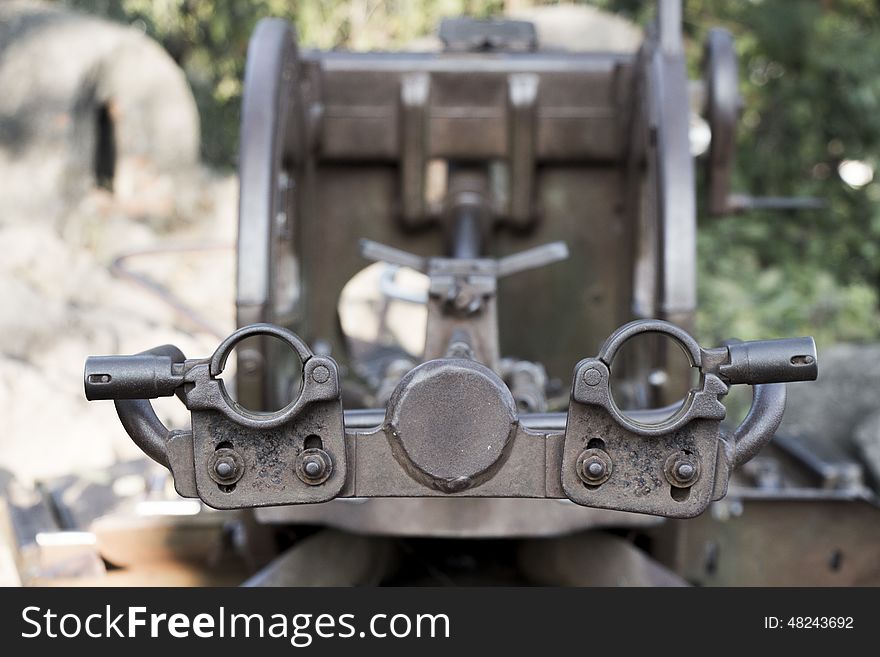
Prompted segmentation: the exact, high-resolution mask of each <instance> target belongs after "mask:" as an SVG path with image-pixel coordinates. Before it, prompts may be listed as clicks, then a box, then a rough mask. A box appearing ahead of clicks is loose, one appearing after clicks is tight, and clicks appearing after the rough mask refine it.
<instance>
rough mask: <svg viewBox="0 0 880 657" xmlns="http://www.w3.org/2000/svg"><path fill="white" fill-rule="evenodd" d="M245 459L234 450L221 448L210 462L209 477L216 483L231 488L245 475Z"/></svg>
mask: <svg viewBox="0 0 880 657" xmlns="http://www.w3.org/2000/svg"><path fill="white" fill-rule="evenodd" d="M244 469H245V468H244V459H242V457H241V455H240V454H239V453H238V452H236V451H235V450H234V449H230V448H228V447H221V448H220V449H218V450H217V451H215V452H214V453H213V454H212V455H211V458H210V459H209V460H208V475H209V476H210V477H211V479H213V480H214V482H215V483H218V484H222V485H224V486H229V485H231V484H234V483H235V482H237V481H238V480H239V479H241V477H242V475H243V474H244Z"/></svg>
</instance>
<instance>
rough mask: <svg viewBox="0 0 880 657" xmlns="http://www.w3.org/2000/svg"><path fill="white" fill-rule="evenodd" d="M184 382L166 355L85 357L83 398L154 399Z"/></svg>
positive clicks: (170, 391) (168, 394)
mask: <svg viewBox="0 0 880 657" xmlns="http://www.w3.org/2000/svg"><path fill="white" fill-rule="evenodd" d="M181 383H183V378H182V376H180V375H175V374H174V371H173V365H172V360H171V358H170V357H169V356H156V355H152V354H138V355H136V356H90V357H89V358H87V359H86V367H85V374H84V385H85V392H86V399H88V400H89V401H94V400H96V399H155V398H156V397H170V396H171V395H173V394H174V390H175V388H177V387H178V386H179V385H181Z"/></svg>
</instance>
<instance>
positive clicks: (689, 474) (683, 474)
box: [676, 463, 697, 481]
mask: <svg viewBox="0 0 880 657" xmlns="http://www.w3.org/2000/svg"><path fill="white" fill-rule="evenodd" d="M696 472H697V469H696V468H695V467H694V466H693V465H691V464H690V463H679V464H678V469H677V470H676V474H678V476H679V478H680V479H681V480H682V481H690V480H691V479H693V477H694V474H696Z"/></svg>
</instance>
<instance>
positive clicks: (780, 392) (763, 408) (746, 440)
mask: <svg viewBox="0 0 880 657" xmlns="http://www.w3.org/2000/svg"><path fill="white" fill-rule="evenodd" d="M783 413H785V384H784V383H763V384H759V385H756V386H754V387H753V388H752V405H751V407H750V408H749V412H748V414H747V415H746V417H745V419H744V420H743V421H742V423H740V425H739V426H738V427H737V428H736V429H734V431H733V435H732V438H733V444H734V453H733V467H734V468H738V467H740V466H742V465H744V464H745V463H748V462H749V461H751V460H752V458H754V457H755V455H756V454H757V453H758V452H759V451H761V448H763V447H764V446H765V445H766V444H767V443H769V442H770V439H771V438H773V435H774V434H775V433H776V430H777V429H778V428H779V425H780V424H781V423H782V415H783Z"/></svg>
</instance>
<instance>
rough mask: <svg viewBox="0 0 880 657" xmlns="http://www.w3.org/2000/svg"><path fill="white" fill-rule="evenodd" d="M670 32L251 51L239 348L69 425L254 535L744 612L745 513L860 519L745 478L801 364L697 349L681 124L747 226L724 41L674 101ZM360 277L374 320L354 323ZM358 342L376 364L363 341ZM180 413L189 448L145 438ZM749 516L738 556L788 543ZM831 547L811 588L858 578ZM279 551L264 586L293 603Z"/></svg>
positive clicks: (808, 368)
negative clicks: (632, 49) (731, 600)
mask: <svg viewBox="0 0 880 657" xmlns="http://www.w3.org/2000/svg"><path fill="white" fill-rule="evenodd" d="M680 23H681V16H680V3H678V2H672V1H669V2H666V1H664V2H660V3H659V4H658V11H657V16H656V20H655V22H654V24H653V26H652V27H651V28H650V29H649V31H648V33H647V35H646V37H645V40H644V43H643V45H642V46H641V48H640V49H639V50H638V52H637V53H635V54H626V53H623V54H622V53H599V52H586V53H581V52H562V51H541V50H538V48H537V42H536V36H535V30H534V27H533V26H532V25H531V24H529V23H525V22H517V21H474V20H468V19H456V20H451V21H445V22H444V23H443V24H442V26H441V28H440V37H441V39H442V41H443V43H444V50H443V51H442V52H439V53H367V54H352V53H341V52H312V51H310V52H300V51H299V50H298V49H297V45H296V39H295V35H294V31H293V29H292V28H291V26H290V25H288V24H287V23H286V22H284V21H281V20H277V19H267V20H264V21H262V22H261V23H260V24H259V25H258V27H257V29H256V31H255V33H254V35H253V38H252V40H251V44H250V47H249V51H248V62H247V70H246V76H245V84H244V106H243V119H242V129H241V148H240V171H239V174H240V184H241V196H240V208H239V237H238V247H237V262H238V274H237V296H236V308H237V321H238V325H239V328H238V329H237V330H236V331H235V332H233V333H232V334H231V335H230V336H229V337H228V338H226V339H225V340H223V341H222V343H221V344H220V345H219V346H218V348H217V350H216V351H215V352H214V353H213V354H212V355H210V356H209V357H207V358H196V359H192V358H186V357H185V356H184V354H182V353H181V352H180V350H178V349H177V348H175V347H172V346H164V347H159V348H156V349H152V350H149V351H146V352H143V353H141V354H137V355H133V356H100V357H91V358H89V359H88V361H87V362H86V366H85V391H86V396H87V397H88V398H89V399H90V400H99V399H104V400H111V399H112V400H114V401H115V404H116V409H117V411H118V414H119V418H120V421H121V423H122V425H123V427H124V428H125V430H126V431H127V432H128V434H129V435H130V437H131V438H132V440H133V441H134V442H135V443H136V444H137V445H138V446H139V447H140V448H141V449H142V450H143V451H144V452H145V453H146V454H147V455H148V456H150V457H151V458H152V459H153V460H155V461H157V462H158V463H160V464H161V465H163V466H165V467H166V468H168V470H169V471H170V472H171V474H172V475H173V479H174V485H175V488H176V490H177V492H178V493H179V494H180V495H181V496H184V497H192V498H198V499H200V500H201V501H202V502H204V503H205V504H206V505H208V506H210V507H214V508H216V509H240V510H242V509H243V510H246V512H247V513H249V514H250V513H252V514H253V516H252V520H255V521H256V522H255V523H253V524H254V525H256V526H258V527H260V528H261V529H265V528H266V527H291V526H294V527H303V526H314V525H320V526H330V527H335V528H338V529H342V530H346V531H349V532H355V533H357V534H360V535H368V536H384V537H387V536H407V537H413V536H416V537H435V538H437V537H443V538H504V539H509V538H524V539H525V540H524V542H523V544H522V545H523V547H522V550H521V554H522V557H521V561H520V564H521V569H522V571H524V572H525V573H526V574H527V575H528V576H530V577H531V578H532V579H536V580H538V581H545V582H548V581H549V582H554V583H596V582H602V581H607V580H603V579H602V577H603V576H602V575H601V574H600V571H606V572H615V573H617V576H618V577H619V581H634V582H637V583H653V584H657V583H673V582H684V581H690V582H695V583H760V582H761V580H760V577H761V575H760V573H762V572H764V573H765V572H767V569H768V568H773V567H774V565H778V563H777V562H780V561H783V560H785V559H791V550H787V549H783V550H781V552H776V553H773V554H760V555H758V554H754V555H753V554H752V553H751V552H748V553H747V554H743V556H741V557H740V556H733V555H732V554H731V556H730V557H729V561H728V549H741V548H742V546H743V545H745V544H747V543H748V541H749V540H752V539H753V538H754V530H751V533H748V534H747V533H746V532H738V531H736V530H734V529H725V528H723V527H722V528H721V529H719V527H718V523H720V522H722V521H724V520H726V519H728V518H730V517H731V516H733V517H740V516H743V515H744V512H743V510H742V509H743V504H744V502H743V500H748V501H749V502H748V504H749V505H753V504H754V505H756V508H758V509H761V508H762V507H761V502H762V501H763V502H767V501H769V502H770V505H769V507H773V508H777V507H779V506H782V507H784V506H785V505H786V504H789V505H801V506H800V508H801V509H802V508H803V504H804V501H805V500H809V502H807V504H808V505H815V506H822V505H827V504H829V503H834V502H840V501H842V500H846V501H847V502H848V504H851V505H853V506H855V505H856V504H861V502H865V501H866V499H867V492H866V490H867V489H865V488H864V487H862V488H859V489H858V490H854V489H849V490H847V491H833V490H829V489H827V488H822V486H821V484H820V483H817V480H816V476H815V475H817V474H820V473H821V467H819V468H818V469H817V467H816V460H817V459H818V458H819V457H813V456H808V457H806V458H803V455H801V457H798V455H797V454H795V452H796V451H797V448H796V447H792V446H791V444H790V443H787V442H785V441H784V440H782V441H779V440H777V441H774V443H777V442H778V445H776V446H774V447H772V448H771V451H770V452H767V453H765V454H769V458H770V459H774V460H775V462H778V463H783V465H784V467H782V466H780V467H781V470H780V468H777V470H776V471H777V472H780V471H781V472H782V473H783V474H782V475H780V476H781V479H780V480H779V481H777V484H776V485H774V486H772V487H769V488H768V487H767V486H763V487H762V486H760V485H756V484H755V481H756V479H755V477H756V476H757V475H755V472H754V471H749V470H748V468H745V467H744V466H746V465H747V464H748V463H749V461H751V460H752V459H753V458H754V457H755V456H756V454H758V452H759V451H760V450H761V449H762V448H763V447H764V446H766V445H767V444H768V443H770V441H771V439H772V438H773V437H774V433H775V432H776V430H777V428H778V427H779V424H780V421H781V419H782V415H783V411H784V408H785V385H786V383H789V382H795V381H809V380H813V379H815V378H816V376H817V372H818V369H817V368H818V362H817V354H816V348H815V344H814V343H813V340H812V339H811V338H790V339H782V340H767V341H753V342H738V341H730V342H729V343H726V344H724V345H722V346H719V347H713V348H706V347H702V346H700V345H699V344H698V343H697V341H696V340H695V339H694V338H693V337H692V336H691V333H692V332H693V328H694V312H695V308H696V283H695V281H696V264H695V262H696V230H697V222H696V214H697V196H696V181H695V170H694V169H695V164H694V157H693V155H692V152H691V139H690V137H689V126H690V124H691V120H692V117H693V114H694V113H693V112H692V110H691V105H692V104H693V98H694V97H695V95H696V96H697V97H702V98H703V99H704V103H703V104H704V106H705V111H704V114H705V115H706V117H707V121H708V126H709V127H710V129H711V132H712V140H711V145H710V147H709V152H708V155H707V157H706V158H705V162H706V168H707V187H708V190H707V203H706V205H707V208H708V209H709V211H710V212H715V213H729V212H732V211H735V210H738V209H740V210H741V209H745V208H747V207H748V206H749V205H755V204H757V205H761V204H762V203H763V205H767V204H768V202H766V201H762V200H760V199H750V198H749V197H747V196H744V195H741V194H740V195H738V194H732V193H731V191H730V173H731V168H732V164H733V158H734V145H735V128H736V121H737V117H738V113H739V104H740V101H739V95H738V92H737V85H738V77H737V73H736V57H735V52H734V50H733V46H732V39H731V37H730V35H729V34H727V33H726V32H724V31H720V30H716V31H713V32H711V33H710V37H709V41H708V44H707V51H706V53H707V56H706V58H705V79H704V80H703V82H702V83H700V84H696V85H695V84H692V83H690V82H689V80H688V78H687V74H686V67H685V58H684V52H683V45H682V35H681V29H680ZM769 204H770V205H774V206H797V205H799V204H800V205H803V203H801V202H799V201H797V200H788V199H773V200H771V201H770V202H769ZM367 261H374V262H375V263H376V264H374V265H371V266H370V268H369V269H368V270H366V271H369V272H372V273H373V274H375V275H374V276H373V278H372V279H369V278H367V277H366V276H365V274H364V273H363V271H362V270H364V267H365V265H366V262H367ZM359 277H360V280H368V281H373V282H374V283H375V285H376V286H378V295H377V296H376V299H377V300H378V301H377V302H376V303H374V306H375V307H374V308H373V311H374V312H373V314H372V316H369V317H367V316H363V315H361V316H355V317H354V318H352V317H348V318H346V317H344V315H345V314H346V312H347V308H346V305H345V299H346V294H347V290H350V287H349V282H350V281H353V280H358V279H359ZM404 280H409V281H415V282H416V286H415V287H414V288H408V287H407V286H406V285H405V284H404V283H403V282H402V281H404ZM350 297H351V295H350V294H349V295H348V298H350ZM340 298H342V299H343V302H340ZM395 308H396V309H398V311H399V312H397V319H396V324H397V325H396V326H394V327H391V326H390V325H391V324H394V322H395V319H394V315H395V312H393V310H394V309H395ZM401 308H403V309H404V311H400V309H401ZM401 320H402V321H401ZM370 323H372V324H373V325H375V328H374V330H373V332H372V336H373V338H374V339H373V340H370V339H369V336H367V338H365V337H364V335H363V332H359V331H358V330H357V329H358V325H359V324H361V325H364V324H370ZM352 327H354V330H353V329H352ZM361 328H362V326H361ZM400 335H403V336H405V337H406V339H405V340H400V339H397V340H395V339H394V337H395V336H398V337H399V336H400ZM412 345H415V347H413V346H412ZM679 350H680V351H681V352H682V353H683V354H684V356H685V358H686V359H687V364H686V366H685V367H679V368H675V367H674V359H675V356H676V354H677V352H678V351H679ZM233 353H234V354H235V356H236V361H235V362H236V373H235V377H234V379H231V378H230V377H229V376H228V375H227V376H226V378H224V377H223V373H224V370H226V369H227V366H228V365H229V364H230V362H231V361H230V357H231V356H232V355H233ZM290 354H293V356H294V357H293V358H291V357H290ZM592 354H595V356H593V355H592ZM740 384H742V385H749V386H752V403H751V408H750V410H749V411H748V414H747V415H746V417H745V419H744V420H743V421H742V422H741V423H740V424H739V425H738V426H736V427H729V426H727V425H726V424H725V423H724V420H725V416H726V409H725V407H724V405H723V404H722V400H723V399H724V398H725V396H726V394H727V393H728V391H729V389H730V388H731V387H732V386H735V385H740ZM173 395H177V396H178V397H179V398H180V400H181V401H182V402H183V403H184V404H185V405H186V407H187V408H188V409H189V411H190V412H191V418H192V423H191V426H190V427H187V428H185V429H168V428H166V427H165V426H164V425H163V424H162V422H161V421H160V420H159V418H158V417H157V415H156V413H155V412H154V411H153V409H152V406H151V404H150V401H149V400H150V399H155V398H157V397H161V396H173ZM811 458H812V462H811V461H810V459H811ZM811 463H812V466H811ZM811 477H812V478H811ZM726 495H727V496H728V498H727V499H725V496H726ZM794 500H797V501H794ZM855 500H860V502H856V501H855ZM737 505H738V506H737ZM774 505H775V507H774ZM710 508H711V509H712V511H711V512H710V513H705V512H706V511H707V509H710ZM767 508H768V506H767V505H765V506H764V507H763V510H759V511H756V514H757V516H756V517H757V518H758V519H759V520H760V522H761V523H763V525H759V529H761V528H762V527H763V530H766V531H767V532H768V537H769V536H770V535H771V534H772V535H773V536H775V537H777V538H778V530H776V529H775V528H773V527H771V525H772V524H773V523H774V522H777V521H778V520H777V518H778V516H774V514H773V513H770V514H769V515H768V514H767V513H766V509H767ZM251 510H253V511H251ZM799 512H800V511H799ZM776 513H777V514H778V513H779V511H778V510H777V511H776ZM782 513H786V512H785V511H784V510H783V511H782ZM864 513H876V511H875V510H874V509H873V507H872V506H870V505H864V506H861V505H860V506H859V510H858V512H854V513H852V514H850V515H851V517H852V523H853V524H855V525H858V524H859V523H860V522H862V520H860V518H862V516H863V514H864ZM701 514H702V515H701ZM749 514H751V510H748V511H746V512H745V516H746V517H748V516H749ZM847 517H848V518H849V517H850V516H847ZM685 519H687V520H685ZM840 522H844V521H843V520H841V521H840ZM847 522H849V521H847ZM731 527H733V525H732V524H731ZM584 530H590V531H588V532H586V533H580V534H577V533H576V532H583V531H584ZM844 533H845V532H844ZM621 535H623V536H630V537H632V536H638V537H639V539H638V541H637V542H638V543H639V549H638V550H637V549H636V548H635V547H634V543H633V541H627V540H623V539H621V538H620V536H621ZM845 535H846V537H848V538H849V539H851V540H852V541H855V542H856V543H858V544H861V543H862V542H863V541H865V540H871V539H870V537H863V536H859V537H856V536H850V535H849V534H846V533H845ZM873 535H874V537H875V538H876V531H874V534H873ZM585 536H587V537H589V538H588V539H584V537H585ZM538 537H562V538H556V539H554V541H537V540H535V539H537V538H538ZM565 537H573V538H565ZM600 537H605V539H607V541H611V543H610V545H611V548H612V549H610V550H609V549H605V548H607V545H606V544H605V543H602V542H601V541H602V540H603V539H601V538H600ZM343 540H347V539H343ZM359 540H360V539H359ZM376 540H377V541H378V540H381V539H376ZM584 540H586V541H587V542H586V543H584V542H583V541H584ZM768 540H769V539H768ZM782 540H784V541H789V542H790V541H791V540H792V538H791V537H785V538H784V539H782ZM811 540H813V539H811ZM833 540H834V541H837V542H838V543H839V541H840V540H842V539H841V538H840V537H839V536H837V535H835V537H834V539H833ZM572 541H574V542H572ZM578 541H580V543H578ZM591 541H592V542H591ZM596 541H600V542H599V543H596ZM823 541H824V539H823V538H817V539H816V541H815V542H816V544H821V548H817V550H816V551H809V552H810V555H811V556H809V558H808V561H809V560H815V559H818V558H819V557H817V556H816V555H817V554H818V550H819V549H821V550H822V551H827V553H828V554H833V550H840V549H847V550H848V549H849V546H847V547H845V548H844V547H841V546H837V543H835V544H834V545H835V546H837V547H834V546H830V547H829V546H826V545H825V543H824V542H823ZM471 544H473V543H471ZM298 545H299V544H298V543H294V544H293V546H292V547H291V548H290V554H293V555H294V556H293V560H291V557H290V554H288V555H284V556H282V557H280V558H279V559H278V560H277V561H276V562H273V564H270V565H269V566H268V567H267V568H266V570H264V571H263V572H261V573H260V574H258V575H257V576H256V577H255V579H254V580H253V581H254V582H255V583H262V584H265V583H277V582H279V581H280V582H285V583H301V582H302V581H304V580H302V579H301V575H299V574H297V569H296V567H294V566H293V565H292V564H294V563H296V564H299V565H298V568H300V569H302V567H303V563H306V562H303V561H298V560H297V558H296V551H297V550H298V549H300V548H299V547H298ZM573 545H574V546H580V547H576V548H573V547H572V546H573ZM791 545H792V547H793V549H800V548H801V547H802V545H800V544H796V543H793V544H791ZM713 546H714V547H713ZM365 549H366V548H365ZM719 550H720V551H721V552H722V554H723V555H724V556H723V558H722V557H719ZM551 553H552V554H556V555H557V556H558V555H559V554H565V555H566V557H565V558H566V559H567V560H568V566H567V567H566V568H565V569H563V571H564V572H562V573H553V574H551V573H550V572H549V571H548V566H546V564H547V563H548V561H552V560H548V559H547V556H548V555H549V554H551ZM825 553H826V552H823V553H822V554H825ZM596 554H601V555H602V558H601V559H598V558H596V559H594V558H592V557H591V555H596ZM634 555H637V556H634ZM805 558H806V557H805ZM746 559H754V564H757V565H753V566H751V567H748V566H744V565H743V564H742V561H743V560H746ZM811 563H812V561H811ZM645 564H648V565H649V566H648V567H646V566H645ZM330 565H331V566H333V567H340V565H339V564H330ZM799 565H800V566H802V567H806V566H804V564H803V563H799ZM340 568H341V567H340ZM388 568H389V570H388V572H382V573H379V575H377V576H376V579H379V578H383V577H384V578H387V577H389V573H391V572H393V567H390V566H389V567H388ZM797 568H798V565H792V566H790V567H788V568H787V569H786V570H785V572H784V573H782V571H781V570H780V571H779V572H780V573H782V574H779V575H774V577H777V580H774V581H775V582H776V583H795V582H797V581H798V580H797V579H796V578H797V577H798V576H799V575H798V572H797ZM341 569H342V570H345V568H341ZM838 570H839V569H838ZM864 576H865V571H864V569H861V568H857V569H856V570H854V571H853V573H852V578H853V579H854V580H856V581H858V578H859V577H864ZM298 578H299V579H298ZM331 581H333V582H334V583H336V582H335V581H334V580H331ZM802 581H814V580H813V579H810V577H809V576H808V575H807V576H805V579H804V580H802ZM815 581H817V582H820V583H821V582H824V581H826V580H825V579H822V576H821V575H819V576H817V578H816V579H815Z"/></svg>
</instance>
